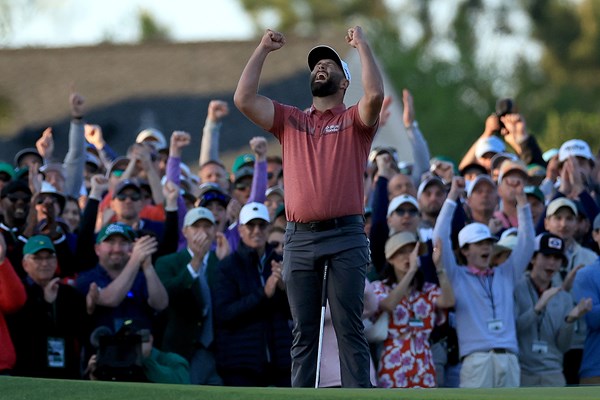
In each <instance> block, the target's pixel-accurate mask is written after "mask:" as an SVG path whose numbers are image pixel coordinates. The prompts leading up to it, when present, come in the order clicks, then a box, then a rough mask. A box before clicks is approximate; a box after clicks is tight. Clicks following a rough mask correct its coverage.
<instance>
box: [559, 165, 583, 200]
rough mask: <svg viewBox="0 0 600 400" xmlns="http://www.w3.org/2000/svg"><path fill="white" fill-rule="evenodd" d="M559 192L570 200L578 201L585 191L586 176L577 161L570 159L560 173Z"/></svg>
mask: <svg viewBox="0 0 600 400" xmlns="http://www.w3.org/2000/svg"><path fill="white" fill-rule="evenodd" d="M560 177H561V179H560V187H559V189H558V190H559V191H560V192H561V193H562V194H564V195H565V196H567V197H568V198H570V199H577V198H578V197H579V195H580V194H581V192H583V191H584V190H585V184H584V175H583V171H582V170H581V167H580V166H579V163H578V162H577V159H576V158H575V157H568V158H567V159H566V160H565V161H564V164H563V167H562V170H561V172H560Z"/></svg>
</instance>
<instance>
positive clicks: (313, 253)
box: [234, 26, 384, 387]
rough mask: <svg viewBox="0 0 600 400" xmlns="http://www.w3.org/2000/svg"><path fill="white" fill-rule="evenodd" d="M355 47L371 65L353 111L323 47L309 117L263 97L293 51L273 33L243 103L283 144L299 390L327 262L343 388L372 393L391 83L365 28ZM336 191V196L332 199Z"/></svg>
mask: <svg viewBox="0 0 600 400" xmlns="http://www.w3.org/2000/svg"><path fill="white" fill-rule="evenodd" d="M346 41H347V42H348V44H349V45H350V46H352V47H354V48H356V49H357V51H358V54H359V56H360V61H361V64H362V74H361V75H362V86H363V89H364V94H363V96H362V97H361V99H360V100H359V102H358V104H357V105H355V106H351V107H349V108H346V106H345V105H344V103H343V100H344V95H345V93H346V89H347V88H348V86H349V85H350V79H351V77H350V72H349V71H348V66H347V64H346V63H345V62H344V61H342V59H341V58H340V56H339V55H338V54H337V52H336V51H335V50H333V49H332V48H331V47H328V46H317V47H315V48H313V49H312V50H311V51H310V53H309V55H308V66H309V68H310V71H311V74H310V85H311V91H312V95H313V104H312V106H311V107H310V108H309V109H308V110H307V111H306V112H303V111H302V110H300V109H298V108H295V107H291V106H286V105H283V104H280V103H278V102H275V101H272V100H271V99H269V98H267V97H264V96H261V95H259V94H258V93H257V90H258V83H259V80H260V75H261V72H262V68H263V65H264V62H265V60H266V58H267V56H268V55H269V53H270V52H272V51H275V50H278V49H280V48H281V47H283V46H284V44H285V37H284V36H283V35H282V34H281V33H279V32H274V31H271V30H267V31H266V33H265V34H264V36H263V37H262V39H261V42H260V44H259V45H258V47H257V48H256V50H255V51H254V53H253V54H252V56H251V57H250V59H249V61H248V63H247V64H246V67H245V68H244V71H243V72H242V76H241V78H240V81H239V83H238V86H237V89H236V92H235V95H234V101H235V104H236V106H237V107H238V108H239V109H240V111H241V112H242V113H244V115H246V117H248V118H249V119H250V120H251V121H252V122H254V123H255V124H256V125H258V126H260V127H262V128H263V129H265V130H268V131H270V132H271V133H273V135H275V137H276V138H277V139H278V140H279V142H280V143H281V145H282V154H283V160H284V165H283V169H284V171H285V174H284V186H285V190H286V207H285V208H286V217H287V220H288V221H290V222H289V223H288V225H287V229H286V237H285V239H284V242H285V246H284V275H283V277H284V280H285V282H286V290H287V295H288V299H289V303H290V308H291V311H292V316H293V319H294V330H293V333H294V344H293V346H292V386H294V387H302V386H313V385H314V383H315V376H316V365H317V353H318V335H319V315H320V297H321V287H322V284H323V270H324V265H325V263H328V266H329V267H328V276H329V279H328V283H327V298H328V300H329V305H330V307H331V316H332V321H333V326H334V328H335V331H336V334H337V340H338V343H339V350H340V365H341V378H342V386H343V387H370V386H371V383H370V381H369V351H368V345H367V341H366V339H365V337H364V334H363V325H362V320H361V316H362V311H363V292H364V285H365V274H366V267H367V264H368V262H369V251H368V243H367V239H366V237H365V234H364V230H363V225H364V219H363V215H362V214H363V192H364V188H363V175H364V172H365V168H366V164H367V157H368V154H369V149H370V147H371V143H372V140H373V137H374V136H375V132H376V131H377V126H378V117H379V112H380V111H381V104H382V102H383V97H384V96H383V82H382V78H381V74H380V72H379V70H378V68H377V65H376V64H375V60H374V58H373V54H372V53H371V49H370V47H369V43H368V41H367V40H366V38H365V36H364V35H363V31H362V28H361V27H359V26H356V27H354V28H350V29H348V32H347V35H346ZM332 188H335V190H336V191H337V194H338V195H337V196H332V195H331V189H332ZM292 236H293V240H292V239H291V238H292Z"/></svg>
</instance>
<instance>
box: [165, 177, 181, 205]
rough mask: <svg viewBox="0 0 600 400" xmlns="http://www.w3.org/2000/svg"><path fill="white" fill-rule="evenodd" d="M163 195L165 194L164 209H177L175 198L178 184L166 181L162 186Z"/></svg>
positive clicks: (177, 194)
mask: <svg viewBox="0 0 600 400" xmlns="http://www.w3.org/2000/svg"><path fill="white" fill-rule="evenodd" d="M162 192H163V196H165V200H166V201H165V209H166V210H169V211H173V210H177V207H178V206H177V198H178V197H179V186H177V185H176V184H175V183H174V182H172V181H167V182H166V183H165V184H164V185H163V187H162Z"/></svg>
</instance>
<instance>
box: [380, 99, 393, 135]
mask: <svg viewBox="0 0 600 400" xmlns="http://www.w3.org/2000/svg"><path fill="white" fill-rule="evenodd" d="M393 101H394V99H393V98H392V96H385V97H384V98H383V103H382V104H381V112H380V113H379V127H380V128H381V127H382V126H384V125H385V124H387V122H388V120H389V119H390V116H391V115H392V111H391V110H390V106H391V105H392V103H393Z"/></svg>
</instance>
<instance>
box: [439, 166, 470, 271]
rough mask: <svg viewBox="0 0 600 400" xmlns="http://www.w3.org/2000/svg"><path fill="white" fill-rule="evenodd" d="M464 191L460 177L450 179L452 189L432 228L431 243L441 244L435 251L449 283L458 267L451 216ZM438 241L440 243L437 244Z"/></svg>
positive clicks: (463, 182) (463, 183) (462, 180)
mask: <svg viewBox="0 0 600 400" xmlns="http://www.w3.org/2000/svg"><path fill="white" fill-rule="evenodd" d="M464 190H465V181H464V179H463V178H462V177H457V176H455V177H454V178H453V179H452V187H451V188H450V192H449V193H448V197H447V198H446V201H445V202H444V205H443V206H442V210H441V211H440V215H439V216H438V218H437V220H436V222H435V227H434V228H433V237H432V239H431V240H432V241H433V243H440V242H441V249H436V251H440V252H441V258H440V260H439V261H440V264H441V265H443V266H444V270H445V272H447V273H448V277H449V278H450V281H452V279H453V276H454V275H455V274H456V271H457V268H458V265H457V264H456V259H455V258H454V253H453V252H452V240H451V238H450V233H451V232H450V231H451V228H452V216H453V215H454V210H455V209H456V207H457V206H460V205H459V204H458V202H459V201H460V196H461V194H462V193H463V192H464ZM438 240H439V241H440V242H438Z"/></svg>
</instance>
